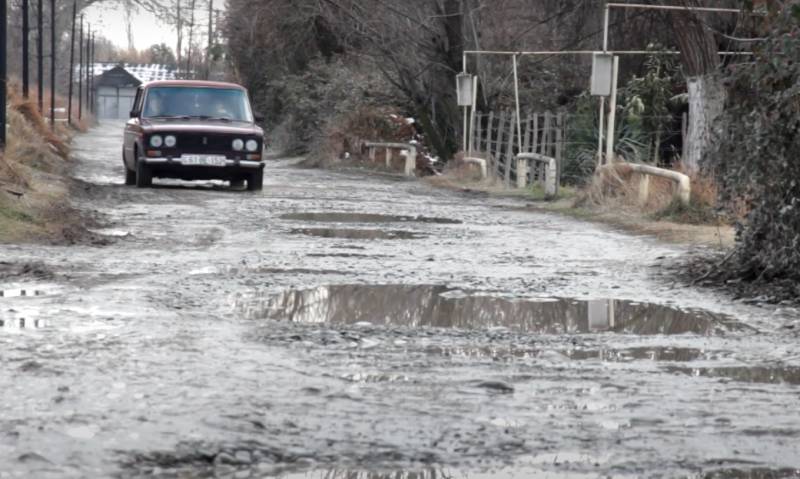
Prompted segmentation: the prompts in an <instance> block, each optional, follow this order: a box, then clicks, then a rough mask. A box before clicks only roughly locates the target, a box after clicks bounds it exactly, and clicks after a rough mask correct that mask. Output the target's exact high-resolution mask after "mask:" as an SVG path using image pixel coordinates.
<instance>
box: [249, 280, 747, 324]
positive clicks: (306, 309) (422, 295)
mask: <svg viewBox="0 0 800 479" xmlns="http://www.w3.org/2000/svg"><path fill="white" fill-rule="evenodd" d="M238 309H239V311H241V313H242V314H244V315H245V316H247V317H249V318H253V319H274V320H288V321H293V322H302V323H331V324H356V323H371V324H373V325H387V326H388V325H394V326H405V327H439V328H459V329H487V328H507V329H509V330H511V331H515V332H522V333H531V334H565V333H566V334H581V333H599V332H615V333H623V334H638V335H656V334H698V335H717V334H724V333H725V332H730V331H743V330H749V329H751V328H749V327H747V326H745V325H743V324H741V323H738V322H736V321H734V320H733V319H732V318H730V317H727V316H723V315H717V314H713V313H711V312H708V311H702V310H684V309H679V308H672V307H668V306H663V305H656V304H647V303H637V302H631V301H621V300H614V299H600V300H589V301H584V300H576V299H569V298H548V299H536V300H534V299H515V298H508V297H498V296H490V295H485V294H477V293H469V292H464V291H461V290H456V289H452V288H449V287H446V286H429V285H372V286H370V285H336V286H322V287H318V288H313V289H303V290H290V291H287V292H284V293H281V294H277V295H274V296H265V297H260V298H259V297H255V298H250V299H247V300H241V301H240V302H239V304H238Z"/></svg>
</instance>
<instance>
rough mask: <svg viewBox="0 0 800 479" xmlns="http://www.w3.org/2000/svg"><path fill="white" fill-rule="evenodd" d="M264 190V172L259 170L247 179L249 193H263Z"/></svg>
mask: <svg viewBox="0 0 800 479" xmlns="http://www.w3.org/2000/svg"><path fill="white" fill-rule="evenodd" d="M263 188H264V172H263V171H261V170H258V171H256V172H254V173H251V174H250V176H248V177H247V191H261V190H262V189H263Z"/></svg>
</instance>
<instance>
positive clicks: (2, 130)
mask: <svg viewBox="0 0 800 479" xmlns="http://www.w3.org/2000/svg"><path fill="white" fill-rule="evenodd" d="M7 13H8V12H7V11H6V0H2V1H0V100H2V101H0V148H2V149H3V150H5V148H6V30H7V29H6V26H7V19H6V16H7Z"/></svg>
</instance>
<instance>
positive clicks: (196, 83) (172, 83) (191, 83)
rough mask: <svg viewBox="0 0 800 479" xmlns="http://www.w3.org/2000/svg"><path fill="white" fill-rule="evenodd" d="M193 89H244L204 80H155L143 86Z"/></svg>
mask: <svg viewBox="0 0 800 479" xmlns="http://www.w3.org/2000/svg"><path fill="white" fill-rule="evenodd" d="M159 86H163V87H180V86H186V87H195V88H233V89H236V90H244V89H245V88H244V87H243V86H241V85H237V84H235V83H226V82H218V81H205V80H157V81H151V82H148V83H145V84H144V87H145V88H152V87H159Z"/></svg>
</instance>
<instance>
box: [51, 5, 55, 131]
mask: <svg viewBox="0 0 800 479" xmlns="http://www.w3.org/2000/svg"><path fill="white" fill-rule="evenodd" d="M50 128H51V129H53V130H55V129H56V0H50Z"/></svg>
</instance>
